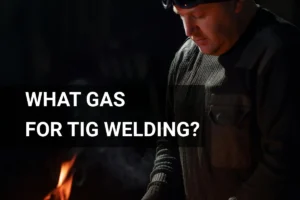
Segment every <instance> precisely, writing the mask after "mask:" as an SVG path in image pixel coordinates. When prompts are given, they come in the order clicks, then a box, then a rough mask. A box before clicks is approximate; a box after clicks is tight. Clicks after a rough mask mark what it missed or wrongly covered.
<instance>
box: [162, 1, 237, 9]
mask: <svg viewBox="0 0 300 200" xmlns="http://www.w3.org/2000/svg"><path fill="white" fill-rule="evenodd" d="M224 1H231V0H162V4H163V6H164V8H165V9H168V8H170V7H172V6H173V5H176V6H179V7H180V8H192V7H195V6H197V5H199V4H207V3H216V2H224Z"/></svg>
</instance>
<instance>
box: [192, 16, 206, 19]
mask: <svg viewBox="0 0 300 200" xmlns="http://www.w3.org/2000/svg"><path fill="white" fill-rule="evenodd" d="M192 17H193V19H201V18H203V17H204V16H203V15H193V16H192Z"/></svg>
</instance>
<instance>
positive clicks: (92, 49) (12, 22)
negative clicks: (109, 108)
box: [0, 0, 300, 200]
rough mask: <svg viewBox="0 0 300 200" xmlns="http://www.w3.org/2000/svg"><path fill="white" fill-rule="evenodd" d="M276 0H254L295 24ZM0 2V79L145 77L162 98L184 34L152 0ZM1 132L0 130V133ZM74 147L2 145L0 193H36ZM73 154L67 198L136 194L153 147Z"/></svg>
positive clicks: (290, 11)
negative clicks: (73, 175)
mask: <svg viewBox="0 0 300 200" xmlns="http://www.w3.org/2000/svg"><path fill="white" fill-rule="evenodd" d="M279 2H282V1H274V0H273V1H272V0H265V1H264V0H262V1H261V2H260V3H262V5H265V6H266V7H267V8H270V9H272V10H273V9H274V11H276V12H277V13H278V14H280V15H282V16H283V17H286V18H287V19H289V20H291V21H293V22H294V23H295V24H297V25H299V22H300V19H299V17H298V13H299V12H297V11H299V9H298V8H299V6H298V5H297V4H298V2H297V1H296V0H290V1H285V2H284V5H283V4H282V3H279ZM0 8H1V12H0V15H1V18H0V19H1V23H0V24H1V43H0V44H1V46H0V48H1V52H0V54H1V59H0V63H1V64H0V65H1V67H0V81H1V85H18V86H20V85H24V84H31V85H32V84H33V85H49V84H51V85H53V84H55V85H68V84H83V83H90V84H94V85H99V84H100V85H101V84H115V83H118V84H119V83H122V82H123V83H128V82H131V83H135V84H145V83H147V84H148V83H152V84H153V88H154V89H153V91H154V93H153V95H154V94H158V97H157V98H158V99H160V100H161V101H163V98H164V95H162V94H163V91H164V89H163V87H161V86H162V85H164V84H166V80H167V79H166V78H167V71H168V68H169V64H170V63H171V60H172V58H173V56H174V53H175V52H176V51H177V50H178V48H179V47H180V45H181V44H182V43H183V41H184V39H185V36H184V31H183V27H182V24H181V21H180V18H179V17H178V16H175V15H174V14H173V13H172V11H171V10H169V11H165V10H164V9H163V8H162V6H161V3H160V1H152V0H150V1H138V0H134V1H121V0H115V1H111V0H101V1H100V0H98V1H96V0H85V1H83V0H73V1H70V0H43V1H41V0H2V1H1V6H0ZM2 95H3V93H2ZM4 108H5V106H3V105H2V109H4ZM12 115H18V113H16V111H15V112H10V116H12ZM2 117H4V118H6V117H8V116H7V115H6V114H5V113H4V114H3V112H2ZM1 121H2V126H4V125H5V124H4V123H5V120H1ZM8 134H9V131H5V129H3V131H1V137H5V136H7V135H8ZM2 141H3V140H2ZM4 141H5V140H4ZM75 151H77V150H74V149H69V148H68V149H61V148H57V147H55V146H53V147H52V148H26V149H24V148H19V149H18V148H15V147H14V148H9V147H8V144H2V147H1V152H0V154H1V161H0V168H1V171H0V173H1V175H2V178H1V182H2V186H1V189H0V190H1V191H3V192H4V193H3V194H1V197H0V198H1V199H30V200H35V199H36V200H41V199H43V197H44V196H45V195H46V194H47V193H48V192H49V191H50V190H51V189H52V188H54V187H55V186H56V183H57V178H58V173H59V168H60V165H61V162H63V161H64V160H66V159H69V158H70V157H71V156H72V155H73V153H74V152H75ZM99 152H100V153H99ZM80 155H81V156H80V159H78V162H77V163H76V165H77V166H79V167H78V168H79V169H80V170H81V171H84V172H85V173H86V180H85V182H84V183H83V185H82V186H80V187H79V186H77V185H76V184H74V186H73V189H72V195H71V198H70V200H75V199H87V200H89V199H101V200H104V199H110V200H113V199H140V198H141V197H142V195H143V194H144V192H145V190H146V183H147V181H148V177H149V173H150V170H151V167H152V162H153V155H154V148H152V149H150V150H149V149H146V148H139V149H134V148H130V149H126V150H125V149H122V148H121V149H118V148H114V149H107V148H106V149H101V148H100V149H87V148H86V149H84V151H83V153H81V154H80ZM77 176H78V177H79V176H80V171H79V172H78V173H77ZM77 176H76V177H77Z"/></svg>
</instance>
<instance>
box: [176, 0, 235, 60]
mask: <svg viewBox="0 0 300 200" xmlns="http://www.w3.org/2000/svg"><path fill="white" fill-rule="evenodd" d="M174 12H175V13H176V14H179V15H180V18H181V19H182V21H183V25H184V29H185V34H186V35H187V36H188V37H190V38H191V39H192V40H193V41H194V42H195V43H196V44H197V45H198V47H199V48H200V50H201V51H202V52H203V53H204V54H210V55H220V54H223V53H225V52H226V51H227V50H229V49H230V48H231V47H232V45H233V44H234V43H235V42H236V40H237V39H238V37H239V34H238V28H237V20H238V12H239V11H237V9H236V1H229V2H221V3H209V4H200V5H198V6H196V7H193V8H190V9H182V8H179V7H177V6H174Z"/></svg>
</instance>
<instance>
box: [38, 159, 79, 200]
mask: <svg viewBox="0 0 300 200" xmlns="http://www.w3.org/2000/svg"><path fill="white" fill-rule="evenodd" d="M75 159H76V156H74V157H73V158H72V159H71V160H70V161H67V162H64V163H63V164H62V165H61V169H60V174H59V180H58V184H57V186H56V188H55V189H54V190H53V191H52V192H50V193H49V194H48V195H47V196H46V197H45V198H44V200H68V199H69V197H70V194H71V188H72V181H73V175H74V174H73V172H70V171H71V170H70V169H71V168H72V166H73V164H74V162H75Z"/></svg>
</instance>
